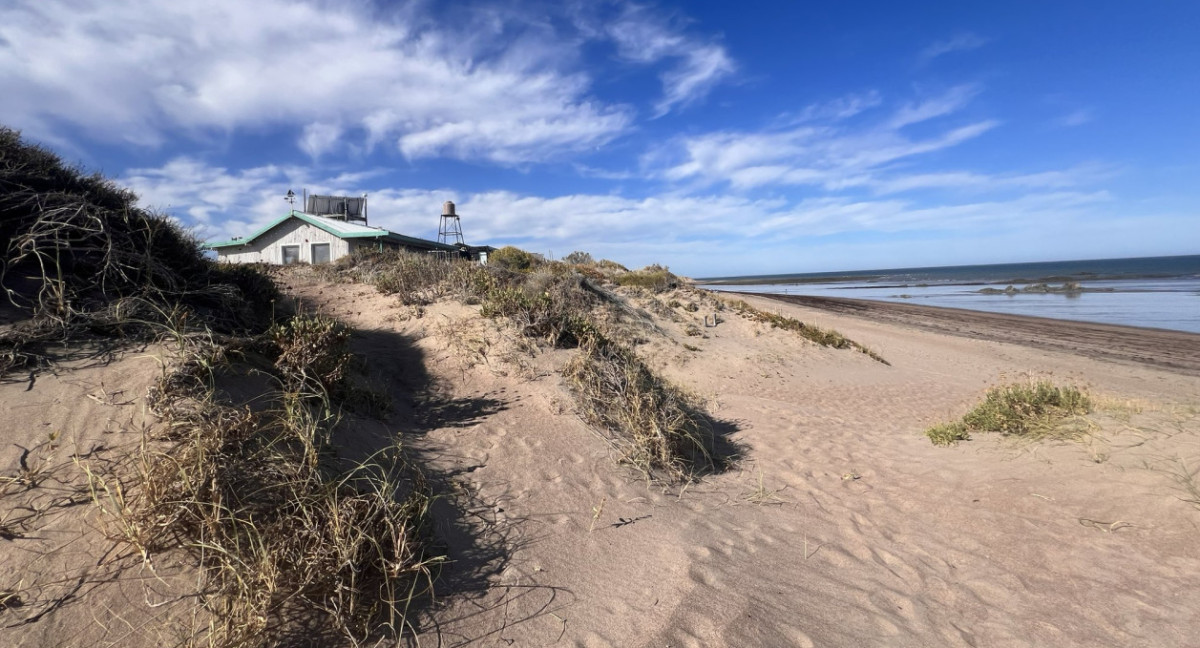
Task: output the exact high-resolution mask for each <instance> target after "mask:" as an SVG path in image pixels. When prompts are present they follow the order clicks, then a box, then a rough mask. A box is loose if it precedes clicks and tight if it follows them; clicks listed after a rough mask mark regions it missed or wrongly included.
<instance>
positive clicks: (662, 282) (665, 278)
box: [613, 264, 683, 293]
mask: <svg viewBox="0 0 1200 648" xmlns="http://www.w3.org/2000/svg"><path fill="white" fill-rule="evenodd" d="M613 281H615V282H616V284H617V285H618V286H633V287H637V288H645V289H646V290H649V291H651V292H656V293H657V292H664V291H667V290H672V289H674V288H678V287H679V286H680V285H682V284H683V280H682V279H680V278H679V277H677V276H675V275H674V274H672V273H671V271H670V270H669V269H668V268H667V267H666V266H661V265H658V264H654V265H648V266H646V267H645V268H642V269H641V270H634V271H632V272H626V273H624V274H618V275H616V277H614V279H613Z"/></svg>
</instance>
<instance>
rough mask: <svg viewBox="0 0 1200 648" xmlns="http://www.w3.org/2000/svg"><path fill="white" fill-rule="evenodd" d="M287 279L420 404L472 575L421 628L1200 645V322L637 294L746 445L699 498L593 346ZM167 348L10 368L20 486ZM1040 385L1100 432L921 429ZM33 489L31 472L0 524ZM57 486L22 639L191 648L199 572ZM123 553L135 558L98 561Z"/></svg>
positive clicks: (2, 633) (89, 433)
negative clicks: (604, 397)
mask: <svg viewBox="0 0 1200 648" xmlns="http://www.w3.org/2000/svg"><path fill="white" fill-rule="evenodd" d="M284 281H285V284H286V285H285V292H287V293H288V294H290V295H291V296H292V297H293V298H294V299H296V300H297V301H298V302H299V303H301V304H303V305H304V306H305V307H306V308H310V309H315V310H319V311H321V312H324V313H328V314H330V315H332V316H335V317H337V318H339V319H341V320H343V321H345V322H346V323H347V324H349V325H351V326H353V327H354V328H355V329H356V331H357V332H356V333H355V335H354V337H353V338H352V348H353V349H354V351H355V352H356V353H357V354H359V355H361V356H362V357H365V358H368V359H369V360H370V363H371V367H372V371H373V372H374V379H375V381H376V384H377V385H380V386H382V387H384V388H386V389H387V390H389V391H390V393H391V394H392V396H393V398H394V400H395V402H396V403H397V407H396V409H395V411H394V412H393V414H392V415H391V416H390V417H389V418H388V419H387V420H385V421H382V422H370V421H353V420H352V421H350V423H351V427H350V428H348V429H352V430H356V432H354V434H358V435H361V434H366V432H364V430H372V431H373V433H377V434H400V435H406V436H405V437H404V438H405V439H406V444H407V445H408V447H409V448H411V449H412V451H414V452H415V453H416V454H417V456H419V457H420V458H421V460H422V461H424V462H425V464H426V465H427V467H428V471H429V474H430V476H431V479H432V480H433V481H434V482H435V483H436V484H437V486H438V488H439V489H440V490H441V492H442V496H441V497H440V498H439V500H438V503H437V506H436V509H435V514H436V519H437V529H436V531H437V535H438V537H439V538H440V540H441V541H442V542H444V543H445V546H446V548H447V550H448V552H449V553H448V556H449V563H448V564H447V566H446V567H445V568H444V571H443V573H442V575H441V578H440V580H439V586H438V587H439V596H438V598H437V600H436V602H435V603H433V604H432V605H428V606H426V607H425V608H424V610H423V611H422V612H421V613H420V614H419V615H417V617H419V618H417V617H414V618H413V619H412V621H411V622H412V624H413V627H414V628H416V629H417V630H418V631H419V633H418V638H419V640H420V644H419V645H422V646H646V647H651V646H654V647H662V646H1027V645H1036V646H1081V647H1082V646H1089V647H1091V646H1114V647H1115V646H1180V647H1182V646H1189V645H1194V643H1195V637H1196V636H1197V635H1200V617H1198V612H1197V611H1198V610H1200V587H1197V585H1200V553H1198V552H1197V551H1196V538H1197V534H1198V533H1200V504H1198V503H1197V502H1196V501H1195V498H1196V491H1195V490H1194V488H1195V484H1196V481H1195V480H1194V478H1196V471H1197V470H1200V418H1198V417H1200V379H1198V378H1197V377H1196V374H1197V368H1198V366H1200V354H1198V353H1197V352H1196V349H1197V336H1188V335H1186V334H1173V333H1165V332H1160V331H1147V330H1138V329H1122V328H1119V327H1103V326H1095V325H1086V324H1066V323H1061V322H1047V321H1040V320H1034V319H1028V318H1014V317H1002V316H995V315H986V314H980V313H968V312H965V311H956V312H943V311H929V310H927V309H921V308H915V307H911V306H907V305H890V304H889V305H882V304H867V303H859V302H849V301H845V302H843V301H840V300H839V301H836V302H834V301H820V302H817V301H808V300H807V299H806V298H766V297H756V296H738V298H743V297H744V298H745V299H746V300H747V301H749V302H750V303H751V304H753V305H754V306H756V307H758V308H760V309H762V310H764V311H769V312H778V313H781V314H783V315H787V316H791V317H795V318H798V319H800V320H802V321H804V322H809V323H812V324H816V325H818V326H821V327H827V328H833V329H836V330H838V331H840V332H841V333H843V334H844V335H846V336H847V337H849V338H851V339H853V340H856V341H857V342H860V343H862V344H863V345H866V346H867V347H869V348H871V349H872V350H874V351H875V352H877V353H878V354H880V355H881V356H882V357H883V358H885V359H886V360H887V361H888V362H889V363H890V366H888V365H885V364H882V363H880V362H876V361H874V360H872V359H871V358H869V357H867V356H866V355H864V354H861V353H855V352H853V351H849V350H835V349H830V348H823V347H818V346H816V345H815V344H813V343H811V342H808V341H807V340H804V339H801V338H800V337H798V336H796V335H795V334H793V333H791V332H788V331H784V330H779V329H775V328H772V327H770V326H768V325H765V324H762V323H758V322H754V321H751V320H748V319H745V318H743V317H740V316H738V315H737V314H735V313H733V312H730V311H724V312H723V313H721V314H720V323H719V324H718V325H717V326H715V327H712V326H703V320H702V318H703V317H704V316H711V315H712V313H713V307H712V305H713V304H714V303H715V302H714V301H713V300H714V299H715V298H714V297H713V296H712V295H711V294H708V293H702V292H699V291H693V290H690V289H680V290H677V291H672V292H669V293H664V294H659V295H653V294H648V293H645V292H636V291H634V292H623V293H620V294H621V295H622V296H621V299H622V300H624V302H625V304H626V305H627V307H628V311H627V312H628V313H629V321H630V326H636V327H639V330H641V331H643V334H642V337H643V338H644V340H643V343H642V344H640V345H639V346H638V347H637V352H638V354H639V355H640V356H642V357H643V358H644V359H645V360H646V361H647V363H648V364H649V365H651V366H652V367H653V368H655V369H656V370H658V371H660V372H661V373H662V374H663V375H665V376H667V377H668V378H670V379H671V380H672V381H674V382H675V383H677V384H679V385H681V386H683V387H684V388H686V389H688V390H690V391H692V392H694V393H696V394H698V395H700V396H701V397H703V398H704V400H705V402H706V404H707V409H708V411H709V412H710V414H711V415H712V417H713V419H714V420H715V421H716V422H717V426H718V431H719V433H720V434H721V435H723V436H724V438H725V439H726V440H727V441H728V442H729V443H731V444H733V445H734V446H736V447H737V448H738V455H739V456H738V457H737V459H736V461H734V462H733V464H732V466H731V467H730V468H728V469H726V470H724V471H722V472H718V473H716V474H712V475H709V476H706V477H704V478H703V479H701V480H700V481H698V482H696V483H694V484H691V485H690V486H688V487H686V488H682V489H681V488H668V487H666V486H664V485H662V484H657V483H653V482H648V481H646V480H645V479H644V478H642V477H641V476H640V475H639V474H638V473H636V472H634V471H632V470H630V469H629V468H627V467H623V466H620V465H618V464H617V462H616V461H615V457H614V454H613V451H612V449H611V447H610V446H609V445H608V444H607V443H606V442H605V441H604V440H603V439H602V438H601V437H599V436H598V435H597V434H596V433H594V432H593V431H592V430H591V429H590V428H589V427H588V426H587V425H586V424H585V423H584V422H583V421H582V420H581V419H580V418H579V416H578V415H577V413H576V412H575V411H574V409H573V407H574V406H573V404H572V401H571V399H570V397H569V396H568V394H567V391H566V388H565V385H564V382H563V378H562V376H561V370H562V367H563V365H564V364H565V363H566V362H567V360H568V359H569V358H570V357H571V354H572V353H574V351H573V350H570V349H545V348H543V349H539V350H537V351H535V352H532V353H530V352H528V351H527V350H526V351H522V350H521V349H522V348H523V347H522V346H521V344H520V343H519V340H518V339H517V338H518V336H516V335H515V334H514V333H513V331H512V329H511V327H510V326H509V325H507V324H505V323H504V322H501V321H497V320H488V319H482V318H480V317H479V316H478V307H477V306H469V305H463V304H459V303H457V302H451V301H440V302H437V303H435V304H432V305H430V306H427V307H423V308H422V309H421V310H420V311H419V312H417V311H415V310H414V309H413V308H411V307H404V306H400V305H399V304H398V303H397V302H396V300H395V299H394V298H391V297H387V296H384V295H381V294H379V293H377V292H376V291H375V290H374V289H372V288H370V287H367V286H362V285H353V284H329V283H324V282H322V281H319V280H316V279H313V278H311V277H307V276H304V275H296V276H290V277H285V279H284ZM672 300H674V301H677V302H678V303H680V304H681V305H684V306H686V305H688V304H695V305H696V309H697V310H696V311H694V312H692V311H689V310H686V309H681V308H673V307H669V306H667V304H669V302H670V301H672ZM696 331H698V332H699V334H695V332H696ZM689 332H691V333H692V334H689ZM156 355H160V352H159V351H157V350H155V349H153V348H151V349H147V350H146V351H145V352H140V353H125V354H123V355H121V356H120V357H119V358H117V359H116V360H115V361H113V362H111V363H109V364H107V365H104V366H93V367H91V368H87V369H79V370H76V371H68V370H66V369H65V368H64V369H63V370H61V371H58V372H56V373H55V374H47V375H41V376H39V377H37V379H36V380H34V381H28V380H26V381H22V382H9V383H5V384H3V385H0V408H2V409H3V411H5V412H6V413H8V415H11V416H12V417H13V418H12V419H10V420H14V421H16V420H19V423H17V424H15V425H12V424H9V425H8V427H7V429H8V430H9V432H8V433H7V435H6V436H7V438H6V440H7V441H8V443H9V446H8V450H5V451H4V455H3V474H4V475H6V476H16V475H19V474H21V471H22V465H25V464H29V463H30V462H33V461H41V462H42V463H41V464H38V465H42V466H44V467H45V471H46V473H47V474H52V475H62V477H61V479H62V480H63V481H64V482H66V483H69V482H75V483H77V482H78V478H77V474H76V472H72V471H74V470H76V468H75V465H74V463H73V462H72V457H76V458H77V457H78V456H79V455H81V454H85V453H87V452H90V451H96V446H97V445H100V446H103V448H120V447H128V446H129V444H135V443H136V441H137V439H138V438H139V433H138V426H139V425H141V424H142V423H143V422H144V420H145V414H144V408H143V406H142V401H143V399H144V395H145V391H146V389H147V387H148V385H150V384H151V383H152V382H153V380H154V378H155V376H157V375H158V374H159V372H161V368H160V365H159V362H158V360H156V359H155V358H154V357H155V356H156ZM1030 376H1036V377H1048V378H1051V379H1054V380H1056V381H1060V382H1067V383H1072V384H1078V385H1080V386H1083V387H1085V388H1086V389H1087V390H1088V391H1089V392H1090V393H1091V394H1092V395H1093V397H1094V398H1095V399H1096V400H1097V402H1098V403H1099V404H1100V406H1099V407H1098V409H1097V411H1096V412H1095V413H1094V414H1092V415H1090V416H1089V417H1088V420H1087V421H1086V424H1085V425H1084V430H1085V431H1084V432H1083V433H1081V434H1080V435H1078V437H1077V438H1076V439H1073V440H1065V441H1045V442H1024V441H1015V440H1009V439H1004V438H1000V437H997V436H993V435H977V436H976V438H975V439H974V440H972V441H969V442H964V443H961V444H959V445H957V446H954V447H949V448H946V447H935V446H933V445H932V444H931V443H930V442H929V440H928V439H927V438H925V436H924V435H923V434H922V432H923V430H924V429H925V428H926V427H927V426H929V425H931V424H933V423H936V422H940V421H945V420H950V419H952V418H954V417H957V416H960V415H961V414H962V413H963V412H965V411H966V410H967V409H969V408H970V407H971V406H972V405H973V404H974V403H976V402H977V401H978V399H979V398H980V396H981V395H982V393H983V392H984V390H985V389H986V388H988V387H989V386H993V385H997V384H1003V383H1008V382H1013V381H1021V380H1026V379H1028V377H1030ZM97 421H106V422H107V423H105V424H104V425H98V424H97ZM51 431H53V432H54V433H57V436H56V437H55V439H57V441H54V442H52V443H50V444H49V445H47V444H46V442H45V441H46V439H47V436H48V434H50V433H51ZM345 442H346V443H348V444H352V443H354V442H355V438H346V439H345ZM22 448H25V449H32V450H33V453H32V454H31V455H28V456H24V457H23V456H22ZM72 475H74V476H72ZM38 492H39V491H38V490H37V489H32V490H25V491H22V490H21V489H18V488H15V487H14V488H11V489H9V490H8V491H6V497H5V498H4V499H3V500H0V501H2V502H3V506H4V507H5V509H4V513H3V515H4V516H5V517H4V518H3V519H4V520H5V521H6V522H5V523H6V524H10V525H11V524H12V523H13V522H14V521H15V520H16V519H17V517H19V514H20V512H21V510H23V509H21V506H25V505H26V504H27V502H26V500H24V499H21V498H22V497H25V498H28V497H30V496H31V495H28V494H30V493H32V494H34V495H36V494H37V493H38ZM21 493H26V495H22V494H21ZM1189 500H1191V501H1189ZM47 501H49V500H47ZM71 501H74V500H71ZM58 504H59V506H49V505H46V506H45V507H44V508H45V511H46V512H45V514H44V515H43V516H42V517H40V518H37V519H34V520H31V521H29V522H27V523H26V525H25V526H22V527H20V528H19V529H18V530H19V532H20V534H21V536H23V537H13V538H8V537H6V538H5V539H4V540H3V541H0V552H2V558H3V559H2V561H0V565H2V567H0V578H2V579H3V581H2V582H0V587H3V588H5V589H9V590H12V591H20V592H23V594H22V597H23V598H22V599H21V602H22V604H21V605H20V606H11V607H8V608H6V609H4V610H3V611H2V612H0V615H3V616H0V620H2V621H3V628H0V643H3V644H4V645H12V646H58V645H85V644H86V645H90V646H108V645H112V646H116V645H121V646H136V645H147V646H148V645H177V644H180V642H179V640H178V637H176V638H175V639H173V640H172V639H171V637H172V630H171V629H172V628H174V629H175V630H174V631H175V632H177V629H178V627H179V626H178V619H179V616H180V615H181V614H184V613H185V611H186V610H185V607H186V606H184V607H181V605H182V604H181V603H180V602H179V601H177V600H174V599H171V598H170V597H169V596H167V593H166V592H167V590H169V589H170V588H169V587H168V585H167V583H169V582H170V583H174V582H175V581H171V579H170V578H169V577H168V576H166V575H165V572H164V574H160V575H158V576H153V575H151V574H149V573H148V572H147V571H146V570H145V569H144V568H139V567H136V565H137V564H138V561H137V560H136V557H130V556H128V555H127V554H128V552H123V551H122V550H120V549H119V548H120V547H121V545H120V543H119V542H116V541H114V540H112V538H116V537H119V533H115V532H114V530H113V529H112V528H111V523H110V521H109V519H108V518H107V517H106V516H105V515H104V513H103V511H102V510H101V509H100V508H99V507H97V506H95V505H93V504H92V503H91V502H90V501H87V502H78V503H76V504H74V505H71V506H62V504H63V502H61V501H60V502H58ZM13 528H14V529H17V527H13ZM118 557H121V558H122V559H123V560H125V561H126V565H127V567H126V569H125V570H124V571H122V572H121V573H120V574H116V573H115V572H114V570H113V569H111V568H101V567H98V566H103V565H109V564H111V561H112V560H114V559H115V558H118ZM147 603H150V604H152V605H149V606H148V605H147ZM168 640H170V641H168ZM164 642H166V643H164ZM180 645H181V644H180ZM413 645H416V644H413Z"/></svg>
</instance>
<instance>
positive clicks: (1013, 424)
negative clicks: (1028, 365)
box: [925, 380, 1092, 445]
mask: <svg viewBox="0 0 1200 648" xmlns="http://www.w3.org/2000/svg"><path fill="white" fill-rule="evenodd" d="M1091 411H1092V400H1091V398H1089V397H1088V395H1087V394H1086V393H1084V392H1083V391H1082V390H1080V389H1079V388H1078V387H1074V386H1069V385H1068V386H1059V385H1055V384H1054V383H1052V382H1050V381H1047V380H1038V381H1034V382H1030V383H1027V384H1015V385H1004V386H1001V387H995V388H992V389H989V390H988V392H987V394H986V395H985V396H984V399H983V402H982V403H980V404H979V405H977V406H975V408H974V409H972V410H971V411H970V412H967V413H966V415H964V416H963V417H962V420H961V421H957V422H953V423H946V424H942V425H936V426H934V427H932V428H929V429H928V430H926V431H925V435H926V436H928V437H929V440H930V441H932V442H933V443H935V444H937V445H950V444H953V443H955V442H957V441H965V440H967V439H970V438H971V435H970V433H971V432H999V433H1000V434H1003V435H1006V436H1008V435H1013V436H1019V437H1023V438H1028V439H1043V438H1046V437H1051V436H1060V435H1061V433H1062V432H1063V431H1064V427H1063V423H1064V422H1066V421H1067V420H1068V419H1070V418H1071V417H1074V416H1078V415H1082V414H1088V413H1090V412H1091Z"/></svg>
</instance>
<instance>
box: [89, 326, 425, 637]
mask: <svg viewBox="0 0 1200 648" xmlns="http://www.w3.org/2000/svg"><path fill="white" fill-rule="evenodd" d="M268 337H269V338H270V341H269V342H268V341H252V340H247V341H245V342H246V345H248V346H246V347H245V348H244V349H243V350H242V351H241V352H240V353H239V354H238V355H244V354H245V352H246V350H247V349H250V348H253V350H254V351H255V352H256V353H261V354H266V355H267V356H268V359H270V356H272V355H273V356H274V362H273V366H274V373H275V380H276V385H277V386H276V387H272V388H268V389H267V391H266V393H263V394H258V395H257V398H256V400H258V401H259V402H269V403H272V405H271V406H270V407H268V408H266V409H264V410H263V411H251V410H250V409H248V408H246V407H236V406H233V405H231V404H228V403H226V402H223V401H222V399H221V397H219V396H218V395H217V391H216V390H215V388H214V385H215V384H216V383H217V382H219V380H220V376H230V375H239V373H245V374H246V375H250V374H252V373H254V371H253V370H250V369H249V368H248V367H246V366H244V365H240V364H239V363H237V362H232V361H230V360H229V359H228V357H229V353H228V351H227V349H226V348H225V347H222V346H219V345H216V344H214V343H213V342H211V340H203V341H200V342H198V343H194V344H190V345H189V346H188V347H187V348H186V350H185V351H184V359H183V361H182V362H180V363H179V364H178V365H177V367H176V369H175V370H174V371H171V372H169V373H167V374H166V375H164V378H163V379H162V381H161V382H160V384H159V385H158V387H157V388H156V389H155V390H153V392H152V393H151V396H150V403H151V406H152V408H153V411H154V412H155V413H156V414H157V415H158V416H159V417H160V418H161V419H162V420H163V421H164V422H165V424H166V425H165V426H164V427H163V428H162V429H163V432H162V434H160V435H158V436H155V437H152V438H148V439H147V440H146V442H145V443H144V444H143V450H142V453H141V457H140V459H139V461H138V464H139V469H138V471H137V478H136V479H135V483H134V484H133V488H128V489H122V488H119V487H117V486H116V485H115V483H114V482H111V481H110V480H107V479H105V478H103V477H99V476H95V475H90V474H89V476H91V477H92V484H93V491H94V493H96V499H97V501H99V502H104V503H107V504H108V507H107V508H110V509H112V510H111V511H110V512H111V513H114V514H115V515H117V516H118V518H119V519H120V520H121V524H120V525H119V527H120V528H121V529H123V530H124V537H123V540H125V541H126V542H128V543H129V544H131V545H133V546H134V547H136V548H137V549H138V550H139V552H140V553H141V554H142V555H143V556H144V557H145V559H146V561H147V562H148V563H151V564H153V562H154V561H156V560H157V555H158V554H159V553H162V552H169V551H184V552H186V553H187V554H189V555H190V557H191V560H193V561H195V563H196V564H197V565H199V567H200V568H201V569H202V570H203V574H204V579H203V581H202V583H201V584H200V586H201V590H200V593H201V595H200V596H199V600H200V601H201V603H202V604H203V606H204V609H205V610H206V611H207V613H208V614H209V615H211V618H212V620H213V621H212V623H211V624H209V627H208V630H207V636H206V637H204V638H203V641H201V643H204V642H207V644H208V645H214V646H269V645H295V644H296V643H306V642H308V641H310V640H312V639H313V637H312V636H310V633H311V632H312V629H313V628H326V629H329V630H330V631H331V632H332V634H334V635H339V636H341V637H343V638H344V639H347V640H350V641H351V642H352V643H357V642H361V641H363V640H365V639H367V638H368V637H369V636H372V635H374V634H377V633H378V632H381V631H383V632H387V633H389V634H394V635H399V634H402V633H403V632H404V630H405V623H406V622H405V620H404V617H405V614H406V613H407V610H408V608H409V606H410V605H411V604H412V603H413V601H414V600H416V599H418V598H420V597H422V596H424V595H426V594H427V593H429V592H430V591H431V590H432V583H433V574H432V568H433V566H435V565H436V564H437V563H439V562H440V560H441V558H440V557H439V556H438V555H437V554H436V553H434V552H431V551H430V549H429V547H430V537H431V532H430V528H429V504H430V501H431V497H432V494H431V491H430V488H429V486H428V485H427V484H426V482H425V479H424V477H423V475H422V473H421V472H420V470H419V469H417V468H416V467H415V466H413V465H412V464H410V463H408V462H407V461H405V459H404V455H403V453H402V452H400V449H399V447H398V446H397V447H393V448H390V449H385V450H383V451H380V452H378V453H376V454H375V455H374V456H373V457H371V458H370V459H368V460H367V461H364V462H362V463H346V462H345V461H343V460H339V459H338V458H337V452H336V448H335V446H334V445H332V444H331V441H330V439H331V435H332V431H333V428H334V426H335V424H336V422H337V420H338V416H337V402H336V400H335V399H334V397H333V396H332V395H331V394H333V393H336V392H338V391H344V387H345V384H346V383H347V381H348V379H347V375H346V368H347V365H348V362H349V353H348V352H347V351H346V348H345V343H346V337H345V335H344V331H343V330H341V329H340V328H338V327H337V326H335V325H333V323H332V322H331V321H330V320H326V319H323V318H313V317H308V316H298V317H296V318H294V319H293V320H291V321H290V322H288V323H286V324H284V325H281V326H278V327H276V328H275V329H273V330H272V333H271V335H270V336H268ZM247 372H249V373H247ZM113 493H120V494H121V496H120V497H114V496H113Z"/></svg>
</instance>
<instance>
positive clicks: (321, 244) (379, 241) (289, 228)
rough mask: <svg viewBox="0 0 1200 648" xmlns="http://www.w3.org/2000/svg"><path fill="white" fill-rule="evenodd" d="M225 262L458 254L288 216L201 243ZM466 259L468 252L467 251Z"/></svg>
mask: <svg viewBox="0 0 1200 648" xmlns="http://www.w3.org/2000/svg"><path fill="white" fill-rule="evenodd" d="M204 247H205V248H207V249H210V250H214V251H215V252H216V253H217V260H219V261H225V262H228V263H273V264H277V265H288V264H291V263H329V262H330V261H337V260H338V259H340V258H342V257H344V256H346V255H348V254H351V253H353V252H354V251H355V250H360V249H368V250H380V251H382V250H409V251H413V252H439V253H443V254H451V255H456V256H457V255H461V254H463V253H464V252H465V251H464V250H463V249H462V248H460V247H459V246H455V245H448V244H446V243H438V242H437V241H427V240H425V239H420V238H415V237H412V236H405V235H403V234H397V233H395V232H390V231H388V230H385V229H383V228H380V227H369V226H367V225H365V224H364V225H360V224H358V223H352V222H349V221H346V220H342V219H338V218H327V217H325V216H314V215H312V214H305V213H303V212H298V211H292V212H290V213H288V214H287V215H286V216H283V217H281V218H279V219H277V220H276V221H274V222H273V223H270V224H269V225H267V226H266V227H264V228H262V229H261V230H259V231H258V232H256V233H254V234H252V235H250V236H247V237H244V238H242V237H235V238H233V239H230V240H228V241H217V242H214V243H206V244H204ZM468 254H469V252H468Z"/></svg>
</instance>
